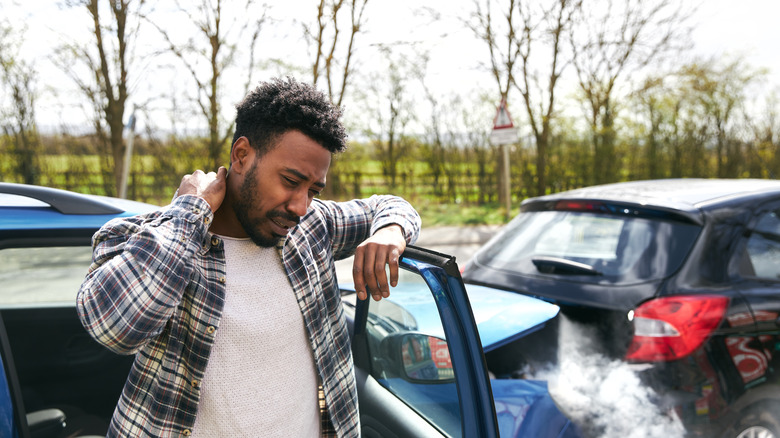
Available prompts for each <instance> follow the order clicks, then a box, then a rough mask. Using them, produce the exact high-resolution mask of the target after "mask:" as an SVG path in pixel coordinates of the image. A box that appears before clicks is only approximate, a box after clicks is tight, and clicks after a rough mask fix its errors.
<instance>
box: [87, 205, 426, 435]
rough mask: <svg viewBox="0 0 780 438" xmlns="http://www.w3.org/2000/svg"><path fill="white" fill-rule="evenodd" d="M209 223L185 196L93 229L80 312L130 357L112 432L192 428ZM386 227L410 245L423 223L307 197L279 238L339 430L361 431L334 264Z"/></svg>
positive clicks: (220, 271)
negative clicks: (301, 213) (400, 232)
mask: <svg viewBox="0 0 780 438" xmlns="http://www.w3.org/2000/svg"><path fill="white" fill-rule="evenodd" d="M212 218H213V213H212V212H211V209H210V208H209V205H208V203H206V201H204V200H203V199H201V198H198V197H195V196H186V195H185V196H180V197H178V198H176V199H174V201H173V202H172V203H171V204H170V205H169V206H166V207H164V208H162V209H161V210H158V211H156V212H153V213H150V214H146V215H141V216H135V217H130V218H120V219H114V220H112V221H110V222H109V223H107V224H106V225H105V226H103V228H101V229H100V230H99V231H98V232H97V233H96V234H95V235H94V236H93V263H92V265H91V267H90V269H89V273H88V274H87V277H86V278H85V280H84V283H83V284H82V286H81V288H80V290H79V292H78V297H77V308H78V313H79V317H80V318H81V322H82V324H83V325H84V327H85V328H86V329H87V331H88V332H89V333H90V334H91V336H92V337H93V338H94V339H96V340H97V341H98V342H100V343H101V344H103V345H105V346H106V347H107V348H109V349H111V350H113V351H114V352H117V353H120V354H135V355H136V357H135V361H134V363H133V366H132V369H131V371H130V375H129V376H128V379H127V382H126V384H125V387H124V390H123V391H122V395H121V397H120V400H119V402H118V404H117V407H116V410H115V411H114V416H113V419H112V421H111V425H110V428H109V433H108V435H109V436H118V437H140V436H144V437H146V436H148V437H177V436H188V435H190V434H191V429H192V426H193V424H194V423H195V415H196V413H197V407H198V400H199V394H200V382H201V379H202V378H203V375H204V372H205V370H206V364H207V362H208V357H209V352H210V351H211V348H212V345H213V342H214V335H215V332H216V331H217V330H219V323H220V317H221V314H222V308H223V304H224V296H225V254H224V246H223V243H222V242H221V239H219V238H218V237H217V236H214V235H212V234H210V233H209V232H208V225H209V224H210V223H211V220H212ZM393 223H395V224H399V225H401V227H402V228H403V229H404V234H405V237H406V240H407V242H409V243H413V242H414V241H415V240H416V239H417V236H418V234H419V230H420V218H419V216H418V215H417V212H416V211H414V209H413V208H412V207H411V206H410V205H409V204H408V203H407V202H406V201H404V200H402V199H400V198H397V197H394V196H372V197H371V198H368V199H365V200H354V201H349V202H339V203H337V202H332V201H321V200H318V199H315V200H314V201H313V202H312V205H311V207H310V208H309V211H308V213H307V214H306V216H305V217H303V218H302V219H301V222H300V224H299V225H298V226H296V227H295V228H293V229H292V230H291V231H290V233H289V234H288V236H287V238H286V239H283V240H282V241H280V244H279V245H278V249H279V251H280V254H281V257H282V262H283V264H284V267H285V270H286V272H287V276H288V278H289V280H290V283H291V285H292V287H293V290H294V291H295V294H296V297H297V300H298V304H299V306H300V308H301V313H302V314H303V320H304V323H305V325H306V329H307V331H308V334H309V339H310V342H311V348H312V352H313V357H314V362H315V366H316V369H317V370H318V373H319V377H320V381H321V385H322V387H321V393H322V394H323V396H324V404H325V406H326V407H327V414H326V415H325V419H326V420H329V422H330V424H331V425H332V427H333V429H334V430H335V433H336V435H337V436H340V437H353V436H359V435H360V423H359V416H358V406H357V391H356V387H355V380H354V369H353V364H352V355H351V348H350V342H349V334H348V332H347V325H346V320H345V318H344V314H343V310H342V307H341V297H340V293H339V289H338V285H337V283H336V273H335V267H334V260H339V259H342V258H345V257H348V256H350V255H352V254H353V253H354V250H355V248H356V247H357V245H358V244H360V243H361V242H362V241H363V240H365V239H366V238H368V237H369V236H370V235H372V234H373V233H374V232H375V231H376V230H378V229H379V228H381V227H383V226H386V225H389V224H393ZM290 366H294V364H291V365H290ZM291 414H293V413H291ZM324 431H325V430H324ZM258 434H262V431H258Z"/></svg>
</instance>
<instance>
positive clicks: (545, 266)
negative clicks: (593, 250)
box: [531, 257, 603, 275]
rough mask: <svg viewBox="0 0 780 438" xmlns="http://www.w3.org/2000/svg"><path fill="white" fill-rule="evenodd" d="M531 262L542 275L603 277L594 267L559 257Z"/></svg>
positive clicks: (535, 259)
mask: <svg viewBox="0 0 780 438" xmlns="http://www.w3.org/2000/svg"><path fill="white" fill-rule="evenodd" d="M531 261H532V262H533V263H534V265H535V266H536V269H537V270H538V271H539V272H541V273H542V274H560V275H603V274H602V273H601V272H600V271H597V270H596V269H594V268H593V266H590V265H586V264H585V263H580V262H575V261H573V260H568V259H562V258H559V257H535V258H533V259H531Z"/></svg>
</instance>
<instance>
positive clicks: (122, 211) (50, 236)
mask: <svg viewBox="0 0 780 438" xmlns="http://www.w3.org/2000/svg"><path fill="white" fill-rule="evenodd" d="M156 208H159V207H157V206H154V205H150V204H143V203H138V202H132V201H126V200H121V199H114V198H105V197H98V196H87V195H80V194H76V193H72V192H68V191H63V190H56V189H50V188H45V187H37V186H29V185H20V184H8V183H0V284H2V285H3V287H2V290H0V347H2V348H0V352H1V353H2V361H0V437H28V436H35V437H58V436H83V435H87V434H92V435H105V432H106V429H107V426H108V422H109V420H110V417H111V415H112V413H113V410H114V407H115V406H116V402H117V400H118V398H119V394H120V392H121V389H122V386H123V385H124V382H125V379H126V377H127V374H128V371H129V369H130V366H131V363H132V357H130V356H119V355H115V354H114V353H112V352H110V351H108V350H107V349H105V348H103V347H102V346H100V345H99V344H97V343H96V342H94V341H93V340H92V339H91V338H90V337H89V335H88V334H87V333H86V332H85V331H84V329H83V327H82V326H81V323H80V322H79V320H78V317H77V314H76V308H75V294H76V291H77V290H78V287H79V285H80V283H81V281H82V279H83V278H84V275H85V274H86V271H87V268H88V267H89V264H90V263H91V237H92V235H93V233H94V232H95V231H96V230H97V229H98V228H99V227H100V226H102V225H103V224H104V223H105V222H107V221H108V220H110V219H112V218H114V217H121V216H130V215H136V214H141V213H145V212H148V211H152V210H154V209H156ZM401 263H402V267H403V268H404V272H405V274H404V276H403V277H402V281H401V282H400V283H399V285H398V287H396V288H394V289H393V290H392V291H391V297H390V299H386V300H382V301H380V302H374V301H372V300H366V301H358V300H356V299H355V294H354V290H353V289H352V288H351V287H350V286H349V285H344V286H343V287H342V294H343V298H344V299H343V302H344V308H345V313H346V314H347V315H348V319H349V322H350V324H351V330H352V336H353V338H352V339H353V353H354V357H355V365H356V376H357V380H358V391H359V398H360V415H361V423H362V427H363V436H366V437H405V438H406V437H416V436H464V437H498V436H502V437H574V436H578V431H577V428H576V427H575V426H574V425H573V424H572V423H571V422H570V421H569V420H568V419H567V418H566V417H565V416H564V415H563V414H561V412H560V411H559V410H558V408H557V407H556V405H555V403H554V402H553V400H552V399H551V398H550V395H549V393H548V391H547V385H546V383H545V382H543V381H534V380H525V379H518V378H516V377H518V376H516V375H513V374H511V373H510V372H509V371H508V370H513V369H515V367H514V366H513V364H507V363H506V362H507V361H508V360H511V357H512V355H506V354H501V355H497V352H499V351H501V352H506V351H511V347H512V345H514V344H515V343H517V342H519V341H523V340H526V339H527V338H528V337H529V336H530V335H532V334H534V333H538V332H543V331H544V330H546V329H547V327H548V325H551V322H552V321H554V320H555V318H556V316H557V314H558V307H557V306H555V305H553V304H549V303H545V302H543V301H540V300H537V299H534V298H530V297H525V296H522V295H518V294H514V293H509V292H504V291H500V290H496V289H492V288H488V287H480V286H474V287H472V286H469V289H468V292H467V291H466V289H465V288H464V285H463V282H462V281H461V279H460V273H459V271H458V267H457V264H456V263H455V260H454V258H452V257H449V256H447V255H443V254H438V253H434V252H431V251H428V250H425V249H422V248H414V247H410V248H408V249H407V251H406V252H405V253H404V254H403V257H402V260H401Z"/></svg>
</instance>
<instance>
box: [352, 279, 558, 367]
mask: <svg viewBox="0 0 780 438" xmlns="http://www.w3.org/2000/svg"><path fill="white" fill-rule="evenodd" d="M340 287H341V289H342V290H350V291H354V286H353V285H352V284H351V283H345V284H342V285H341V286H340ZM466 292H467V293H468V296H469V302H470V303H471V309H472V312H473V314H474V320H475V321H476V323H477V330H478V331H479V337H480V340H481V342H482V349H483V351H484V352H485V353H487V352H489V351H492V350H495V349H496V348H499V347H501V346H503V345H505V344H508V343H510V342H512V341H514V340H516V339H518V338H521V337H523V336H526V335H527V334H529V333H533V332H535V331H537V330H539V329H541V328H542V327H544V326H545V324H546V323H547V322H548V321H550V320H551V319H553V318H555V317H556V315H558V311H559V308H558V306H556V305H554V304H551V303H548V302H546V301H542V300H539V299H536V298H532V297H529V296H525V295H521V294H517V293H514V292H508V291H504V290H499V289H494V288H491V287H486V286H477V285H470V284H467V285H466ZM385 300H387V301H389V302H391V303H393V304H395V305H397V306H398V307H399V308H400V309H402V310H400V311H402V312H404V313H405V314H406V316H405V318H404V319H405V320H408V321H413V324H414V326H415V327H414V328H415V330H417V331H419V332H421V333H425V334H427V335H430V336H436V337H439V338H444V333H443V329H442V326H441V323H440V320H439V315H438V313H437V310H436V305H435V304H434V303H433V295H431V293H430V290H429V289H428V286H427V285H426V284H425V283H423V282H421V281H420V282H401V283H399V285H398V287H396V288H392V289H391V290H390V297H388V298H386V299H385Z"/></svg>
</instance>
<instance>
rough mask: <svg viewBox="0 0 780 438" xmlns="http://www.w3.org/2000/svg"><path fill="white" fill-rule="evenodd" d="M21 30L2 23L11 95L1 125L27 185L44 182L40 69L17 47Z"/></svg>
mask: <svg viewBox="0 0 780 438" xmlns="http://www.w3.org/2000/svg"><path fill="white" fill-rule="evenodd" d="M23 33H24V31H21V32H17V31H15V30H14V29H13V27H12V25H11V24H10V23H6V22H0V90H4V92H5V93H7V96H8V97H9V98H10V102H8V103H9V105H10V106H9V107H8V108H0V109H2V111H1V112H0V116H2V118H1V120H2V122H0V125H1V126H2V128H3V132H4V133H5V135H6V140H7V141H8V142H9V146H10V147H9V149H10V150H9V152H10V155H11V156H12V159H13V161H14V164H15V166H14V167H15V173H16V174H18V175H19V176H20V177H21V181H22V182H23V183H25V184H38V183H39V182H40V172H41V168H40V162H39V160H38V155H39V150H40V138H39V136H38V128H37V125H36V123H35V80H36V76H37V75H36V70H35V68H34V67H33V66H32V65H31V64H29V63H28V62H26V61H24V60H23V59H21V56H20V54H19V53H18V50H17V41H15V38H16V36H20V37H21V36H22V35H23Z"/></svg>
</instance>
